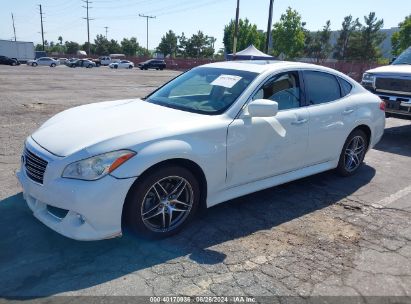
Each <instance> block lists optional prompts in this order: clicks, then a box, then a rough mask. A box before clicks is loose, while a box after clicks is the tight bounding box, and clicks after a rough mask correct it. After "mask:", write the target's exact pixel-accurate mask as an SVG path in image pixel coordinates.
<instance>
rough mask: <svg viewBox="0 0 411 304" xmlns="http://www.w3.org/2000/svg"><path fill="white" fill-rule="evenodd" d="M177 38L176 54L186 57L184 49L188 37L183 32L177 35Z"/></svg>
mask: <svg viewBox="0 0 411 304" xmlns="http://www.w3.org/2000/svg"><path fill="white" fill-rule="evenodd" d="M177 39H178V45H177V55H178V56H181V57H184V58H185V57H187V53H186V49H187V42H188V39H187V37H186V36H185V35H184V32H183V33H181V35H180V36H178V37H177Z"/></svg>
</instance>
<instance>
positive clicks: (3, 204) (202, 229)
mask: <svg viewBox="0 0 411 304" xmlns="http://www.w3.org/2000/svg"><path fill="white" fill-rule="evenodd" d="M178 73H179V72H175V71H167V70H165V71H140V70H135V69H133V70H110V69H108V68H105V67H101V68H94V69H70V68H66V67H57V68H54V69H53V68H48V67H37V68H32V67H28V66H18V67H6V66H0V124H1V132H0V219H1V220H0V282H1V283H0V298H6V299H10V298H13V297H16V296H29V297H37V296H39V297H44V296H53V295H168V296H170V295H190V296H198V295H224V296H229V295H236V296H238V295H249V296H264V295H296V296H309V295H333V296H335V295H344V296H348V295H349V296H407V297H409V296H411V225H410V223H411V186H410V185H411V183H410V180H411V170H410V168H411V123H410V122H409V121H405V120H398V119H394V118H389V119H387V127H386V132H385V135H384V137H383V139H382V141H381V142H380V143H379V144H378V145H377V146H376V147H375V148H374V149H373V150H371V151H369V153H368V154H367V156H366V158H365V165H364V166H363V167H362V168H361V170H360V171H359V172H358V174H357V175H355V176H353V177H349V178H342V177H339V176H337V175H336V174H335V173H334V172H325V173H322V174H318V175H315V176H312V177H308V178H304V179H301V180H298V181H295V182H292V183H288V184H285V185H282V186H278V187H274V188H270V189H267V190H264V191H260V192H258V193H255V194H251V195H248V196H245V197H242V198H239V199H235V200H232V201H229V202H226V203H223V204H220V205H218V206H216V207H213V208H211V209H209V210H208V211H207V212H206V213H205V214H203V215H202V216H201V217H199V218H198V219H196V220H195V221H194V222H193V223H192V224H191V225H190V226H189V227H188V229H186V230H185V231H183V232H182V233H180V234H179V235H177V236H174V237H171V238H168V239H165V240H161V241H146V240H142V239H139V238H136V237H132V236H128V235H126V236H123V237H122V238H116V239H111V240H104V241H98V242H78V241H73V240H70V239H67V238H65V237H63V236H60V235H59V234H57V233H55V232H53V231H52V230H50V229H48V228H46V227H45V226H44V225H43V224H41V223H40V222H39V221H38V220H36V219H35V218H34V217H33V216H32V214H31V212H30V210H29V208H28V207H27V206H26V205H25V202H24V200H23V197H22V194H21V188H20V186H19V185H18V182H17V180H16V178H15V172H16V171H17V169H18V167H19V163H20V153H21V151H22V147H23V143H24V139H25V138H26V137H27V136H28V135H29V134H30V133H32V132H33V131H34V130H35V129H36V128H38V127H39V126H40V125H41V123H43V122H44V121H45V120H46V119H47V118H49V117H51V116H52V115H54V114H56V113H57V112H59V111H62V110H64V109H67V108H69V107H72V106H76V105H81V104H86V103H91V102H99V101H106V100H114V99H124V98H132V97H142V96H145V95H146V94H147V93H148V92H150V91H151V90H153V89H155V88H156V87H158V86H159V85H161V84H162V83H164V82H166V81H168V80H169V79H170V78H172V77H174V76H176V75H178ZM62 136H64V130H62ZM358 300H359V301H360V302H361V301H366V300H367V298H363V297H359V298H358Z"/></svg>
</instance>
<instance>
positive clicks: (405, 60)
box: [392, 47, 411, 64]
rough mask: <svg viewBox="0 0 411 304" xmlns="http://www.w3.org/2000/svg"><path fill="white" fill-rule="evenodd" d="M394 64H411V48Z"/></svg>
mask: <svg viewBox="0 0 411 304" xmlns="http://www.w3.org/2000/svg"><path fill="white" fill-rule="evenodd" d="M392 64H411V47H409V48H408V49H406V50H405V51H404V52H402V53H401V55H400V56H398V58H397V59H395V60H394V61H393V63H392Z"/></svg>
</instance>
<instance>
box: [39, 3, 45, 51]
mask: <svg viewBox="0 0 411 304" xmlns="http://www.w3.org/2000/svg"><path fill="white" fill-rule="evenodd" d="M39 7H40V22H41V41H42V43H43V52H44V50H45V49H44V29H43V11H42V9H41V4H39Z"/></svg>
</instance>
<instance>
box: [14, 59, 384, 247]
mask: <svg viewBox="0 0 411 304" xmlns="http://www.w3.org/2000/svg"><path fill="white" fill-rule="evenodd" d="M384 127H385V115H384V103H383V102H382V101H381V100H380V99H379V98H378V96H376V95H374V94H372V93H370V92H368V91H367V90H366V89H364V88H363V87H362V86H361V85H360V84H358V83H357V82H355V81H354V80H352V79H351V78H349V77H348V76H346V75H344V74H342V73H340V72H337V71H335V70H332V69H329V68H325V67H321V66H317V65H312V64H304V63H299V62H280V61H272V62H269V61H264V62H261V61H257V62H235V61H234V62H218V63H212V64H207V65H203V66H200V67H196V68H193V69H192V70H190V71H188V72H186V73H183V74H181V75H180V76H178V77H176V78H175V79H173V80H171V81H170V82H168V83H166V84H165V85H163V86H162V87H160V88H158V89H156V90H155V91H154V92H152V93H151V94H149V95H148V96H147V97H145V98H144V99H134V100H131V99H126V100H116V101H109V102H99V103H94V104H88V105H83V106H80V107H77V108H72V109H69V110H66V111H64V112H62V113H60V114H57V115H56V116H54V117H52V118H51V119H49V120H48V121H46V122H45V123H44V124H43V125H42V126H41V127H40V128H39V129H38V130H37V131H35V132H34V133H33V134H32V135H31V136H29V137H28V138H27V139H26V141H25V144H24V150H23V155H22V163H21V167H20V170H19V171H18V172H17V176H18V179H19V181H20V183H21V185H22V188H23V196H24V198H25V200H26V201H27V204H28V206H29V207H30V208H31V210H32V211H33V214H34V216H35V217H36V218H38V219H39V220H40V221H41V222H42V223H44V224H45V225H47V226H48V227H50V228H51V229H53V230H55V231H57V232H58V233H61V234H63V235H65V236H67V237H70V238H74V239H78V240H97V239H103V238H112V237H114V236H119V235H121V233H122V229H127V230H128V231H131V232H134V233H138V234H140V235H145V236H147V237H152V238H161V237H167V236H170V235H172V234H174V233H176V232H178V231H179V230H181V229H182V228H183V227H184V226H185V225H186V224H187V223H188V222H189V221H190V220H191V219H193V217H194V216H195V214H196V212H198V211H201V210H203V207H211V206H213V205H216V204H218V203H221V202H224V201H227V200H230V199H233V198H236V197H239V196H243V195H246V194H249V193H252V192H255V191H259V190H262V189H265V188H269V187H273V186H276V185H279V184H283V183H286V182H289V181H292V180H296V179H299V178H303V177H306V176H309V175H313V174H317V173H319V172H323V171H327V170H331V169H336V171H337V172H338V173H339V174H341V175H343V176H350V175H353V174H355V173H361V170H360V168H361V164H362V163H363V160H364V157H365V154H366V152H367V151H368V150H369V149H371V148H372V147H374V146H375V145H376V144H377V143H378V142H379V140H380V139H381V137H382V135H383V133H384ZM362 172H365V173H367V172H366V171H362ZM228 216H229V215H228ZM244 216H245V217H246V216H247V215H246V214H244Z"/></svg>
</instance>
